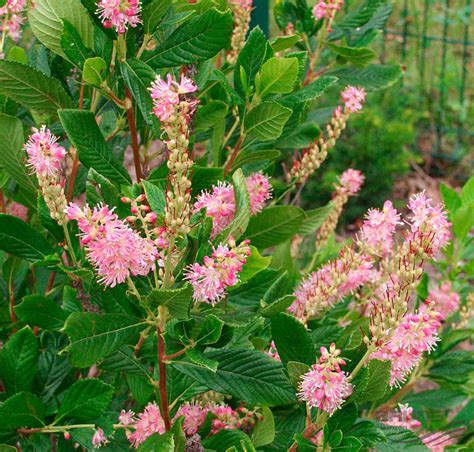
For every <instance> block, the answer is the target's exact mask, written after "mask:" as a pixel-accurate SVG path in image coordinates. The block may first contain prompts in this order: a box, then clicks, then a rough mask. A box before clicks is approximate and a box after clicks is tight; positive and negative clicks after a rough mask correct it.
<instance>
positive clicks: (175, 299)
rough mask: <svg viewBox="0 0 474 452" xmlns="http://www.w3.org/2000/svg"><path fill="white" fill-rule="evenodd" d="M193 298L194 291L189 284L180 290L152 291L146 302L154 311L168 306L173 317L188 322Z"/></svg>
mask: <svg viewBox="0 0 474 452" xmlns="http://www.w3.org/2000/svg"><path fill="white" fill-rule="evenodd" d="M192 296H193V289H192V287H191V286H190V285H189V284H187V285H185V286H184V287H181V288H180V289H169V290H163V289H160V290H156V289H155V290H152V291H151V293H150V295H148V296H147V297H146V299H145V301H146V303H147V304H148V305H150V306H151V307H152V309H155V308H156V307H157V306H166V307H167V308H168V310H169V312H170V314H171V316H172V317H174V318H177V319H180V320H186V319H188V318H189V308H190V306H191V303H192Z"/></svg>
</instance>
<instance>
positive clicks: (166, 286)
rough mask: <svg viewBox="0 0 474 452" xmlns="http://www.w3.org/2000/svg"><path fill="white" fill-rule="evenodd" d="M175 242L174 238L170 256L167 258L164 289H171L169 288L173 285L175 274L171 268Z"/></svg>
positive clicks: (171, 241)
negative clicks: (173, 275)
mask: <svg viewBox="0 0 474 452" xmlns="http://www.w3.org/2000/svg"><path fill="white" fill-rule="evenodd" d="M174 242H175V238H174V237H172V238H171V239H170V243H169V246H168V256H166V262H165V276H164V278H163V289H169V286H170V284H171V275H172V273H173V270H172V268H171V263H172V258H173V249H174Z"/></svg>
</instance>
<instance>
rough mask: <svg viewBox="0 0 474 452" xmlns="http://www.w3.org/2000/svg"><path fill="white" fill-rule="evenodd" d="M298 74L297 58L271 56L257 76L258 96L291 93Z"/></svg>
mask: <svg viewBox="0 0 474 452" xmlns="http://www.w3.org/2000/svg"><path fill="white" fill-rule="evenodd" d="M297 75H298V60H297V59H296V58H276V57H274V58H270V59H269V60H267V61H266V62H265V63H264V64H263V66H262V69H261V70H260V72H259V76H258V77H257V80H258V81H256V85H257V96H260V97H265V96H266V95H268V94H286V93H291V91H292V90H293V86H294V85H295V82H296V76H297Z"/></svg>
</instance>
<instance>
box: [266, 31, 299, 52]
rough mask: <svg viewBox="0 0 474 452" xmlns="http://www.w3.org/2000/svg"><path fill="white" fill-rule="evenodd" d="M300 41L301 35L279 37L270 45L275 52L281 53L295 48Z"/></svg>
mask: <svg viewBox="0 0 474 452" xmlns="http://www.w3.org/2000/svg"><path fill="white" fill-rule="evenodd" d="M300 39H301V37H300V36H299V35H290V36H277V37H276V38H275V39H274V40H273V41H272V42H271V43H270V45H271V46H272V49H273V51H274V52H281V51H282V50H286V49H290V48H291V47H293V46H294V45H295V44H296V43H297V42H299V40H300Z"/></svg>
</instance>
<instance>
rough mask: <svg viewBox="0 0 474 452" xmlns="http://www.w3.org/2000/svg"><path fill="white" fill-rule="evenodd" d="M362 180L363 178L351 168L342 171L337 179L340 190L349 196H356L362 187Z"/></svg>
mask: <svg viewBox="0 0 474 452" xmlns="http://www.w3.org/2000/svg"><path fill="white" fill-rule="evenodd" d="M364 180H365V176H364V175H363V174H362V173H361V172H360V171H359V170H354V169H352V168H349V169H348V170H346V171H344V172H343V173H342V174H341V176H340V177H339V183H340V184H341V187H342V189H343V190H345V191H347V192H348V193H350V194H356V193H357V192H358V191H359V190H360V188H361V187H362V184H363V183H364Z"/></svg>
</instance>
